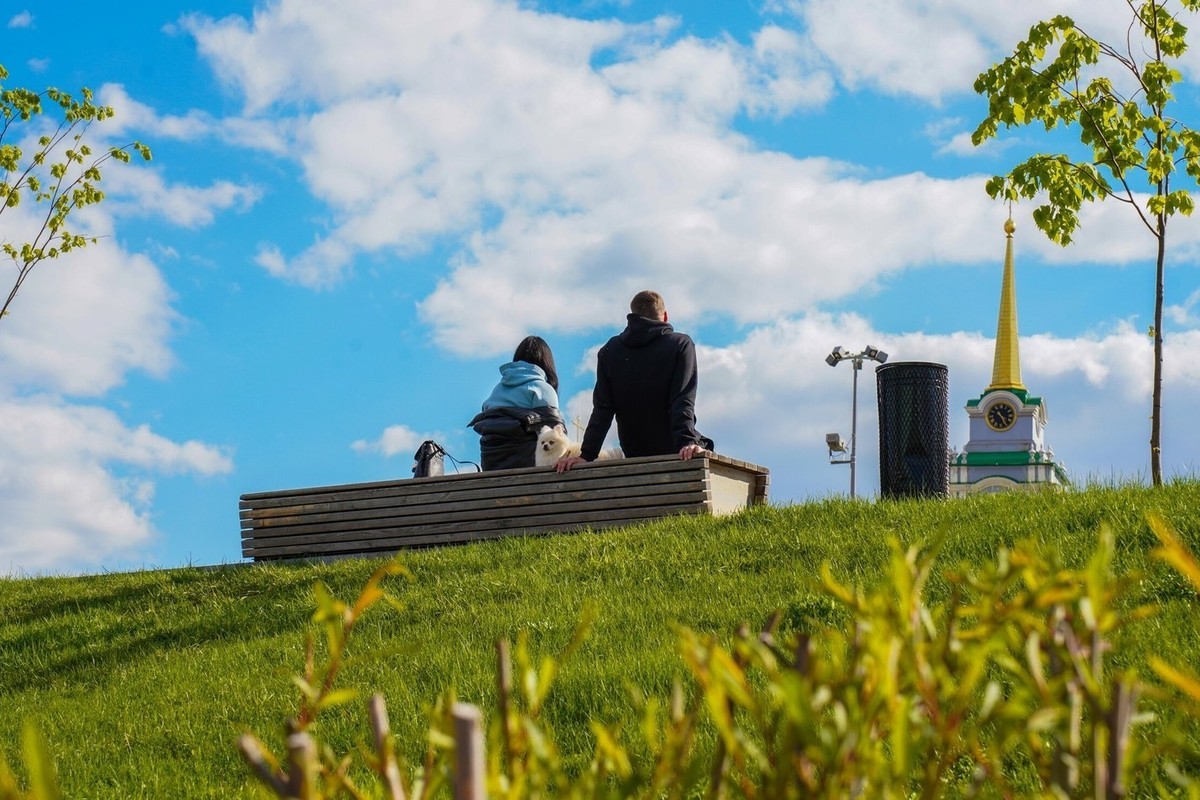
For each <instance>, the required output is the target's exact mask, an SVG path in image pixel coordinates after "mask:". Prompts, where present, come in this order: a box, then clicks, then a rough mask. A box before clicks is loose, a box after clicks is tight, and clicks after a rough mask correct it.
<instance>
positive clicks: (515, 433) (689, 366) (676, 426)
mask: <svg viewBox="0 0 1200 800" xmlns="http://www.w3.org/2000/svg"><path fill="white" fill-rule="evenodd" d="M629 308H630V311H631V312H632V313H630V314H629V315H628V316H627V320H628V323H627V324H626V327H625V330H624V331H622V332H621V333H620V334H619V335H617V336H614V337H612V338H611V339H609V340H608V343H607V344H605V345H604V346H603V347H601V348H600V353H599V355H598V356H597V357H596V387H595V389H594V390H593V391H592V415H591V418H590V419H589V420H588V425H587V430H586V431H585V432H584V435H583V443H582V445H581V448H580V454H579V455H578V456H567V457H564V458H562V459H560V460H559V461H558V463H557V464H556V465H555V469H557V470H558V471H559V472H566V471H567V470H569V469H571V467H573V466H575V465H576V464H580V463H583V462H586V461H593V460H595V458H596V457H597V455H598V454H599V453H600V449H601V447H603V445H604V438H605V437H606V436H607V435H608V430H609V428H610V427H611V425H612V421H613V418H614V417H615V418H616V420H617V438H618V439H619V440H620V444H621V450H622V451H623V452H624V453H625V456H626V457H628V458H633V457H636V456H657V455H668V454H672V453H678V454H679V457H680V458H681V459H684V460H687V459H690V458H692V457H693V456H695V455H698V454H700V453H703V452H705V451H706V450H712V449H713V442H712V440H711V439H708V438H706V437H704V436H701V435H700V434H699V433H697V431H696V347H695V344H693V342H692V339H691V337H689V336H688V335H687V334H685V333H676V332H675V330H674V329H673V328H672V327H671V325H670V324H669V323H668V322H667V309H666V305H665V304H664V303H663V299H662V295H660V294H658V293H657V292H651V291H644V292H638V293H637V294H636V295H634V298H633V301H632V302H631V303H630V304H629ZM500 374H501V380H500V383H499V384H497V385H496V388H495V389H493V390H492V393H491V395H490V396H489V397H488V399H487V400H485V401H484V403H483V410H482V411H480V413H479V414H477V415H476V416H475V418H474V419H472V420H471V421H470V422H469V423H468V424H469V425H470V426H471V427H472V428H474V429H475V432H476V433H478V434H479V436H480V441H479V450H480V457H481V458H480V463H481V465H482V467H483V469H484V471H489V470H495V469H510V468H515V467H532V466H533V465H534V451H535V449H536V447H537V438H538V432H539V431H540V430H541V429H542V427H543V426H546V425H550V426H554V425H563V420H562V416H561V415H560V414H559V412H558V372H557V370H556V369H555V367H554V355H553V353H551V351H550V346H549V345H548V344H546V342H545V340H544V339H542V338H540V337H538V336H528V337H526V338H525V339H523V340H522V341H521V343H520V345H518V346H517V350H516V352H515V353H513V360H512V361H510V362H509V363H507V364H504V365H502V366H501V367H500ZM564 427H565V426H564Z"/></svg>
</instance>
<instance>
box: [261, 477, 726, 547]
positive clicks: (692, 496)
mask: <svg viewBox="0 0 1200 800" xmlns="http://www.w3.org/2000/svg"><path fill="white" fill-rule="evenodd" d="M649 488H651V489H653V488H659V489H660V491H647V492H642V493H639V494H636V495H629V494H612V495H610V496H608V497H589V498H582V499H576V500H574V501H566V502H561V501H560V502H555V501H553V500H551V501H549V502H543V501H541V500H540V499H539V498H538V497H537V496H533V497H530V498H529V499H530V502H529V503H525V504H521V505H505V506H482V505H478V504H476V505H467V506H465V507H460V506H458V504H453V503H452V504H444V505H443V506H441V507H438V506H422V507H420V508H421V509H422V513H411V514H410V513H406V512H405V510H404V509H403V508H398V509H391V510H390V511H391V513H388V512H389V510H387V509H385V510H382V511H380V510H376V509H371V510H367V511H363V512H359V513H354V512H345V511H343V512H339V513H336V514H306V515H303V516H296V517H284V518H282V519H280V518H275V519H272V520H271V525H269V526H259V525H255V526H254V527H253V528H250V529H248V530H245V531H243V533H242V535H243V536H245V537H248V538H258V537H264V538H267V537H272V536H291V535H293V534H300V533H312V532H315V531H329V532H334V531H353V530H370V529H372V528H376V527H394V528H400V527H407V526H418V525H426V524H430V523H436V522H437V521H438V520H454V521H455V522H459V521H462V522H469V521H472V520H491V519H497V518H504V517H512V518H521V519H524V518H528V517H536V516H538V515H543V514H548V515H555V514H557V515H567V514H571V513H574V512H576V511H597V512H601V511H606V512H616V511H620V510H622V509H627V508H649V507H654V506H661V505H673V504H676V503H685V502H690V503H698V502H702V501H703V500H704V497H705V495H704V491H705V484H704V483H703V482H702V481H694V482H692V483H687V484H667V485H665V486H663V487H649ZM677 488H678V489H679V491H674V490H675V489H677Z"/></svg>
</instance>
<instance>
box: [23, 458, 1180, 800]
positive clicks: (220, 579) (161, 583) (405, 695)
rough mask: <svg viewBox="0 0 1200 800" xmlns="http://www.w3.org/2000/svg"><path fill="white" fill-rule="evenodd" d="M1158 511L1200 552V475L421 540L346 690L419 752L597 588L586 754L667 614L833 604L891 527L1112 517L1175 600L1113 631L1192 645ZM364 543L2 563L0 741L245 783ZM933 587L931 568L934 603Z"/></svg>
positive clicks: (356, 725) (578, 699)
mask: <svg viewBox="0 0 1200 800" xmlns="http://www.w3.org/2000/svg"><path fill="white" fill-rule="evenodd" d="M1151 510H1153V511H1157V512H1159V513H1160V514H1161V515H1163V516H1164V517H1165V518H1166V520H1167V521H1168V522H1169V523H1170V524H1171V525H1172V526H1174V527H1175V529H1176V530H1178V531H1179V533H1180V534H1181V536H1182V537H1183V538H1184V539H1185V540H1186V541H1187V543H1188V545H1189V546H1190V547H1191V549H1192V551H1193V552H1197V553H1200V483H1196V482H1179V483H1175V484H1173V485H1171V486H1168V487H1165V488H1162V489H1159V490H1150V489H1144V488H1137V487H1132V488H1107V489H1092V490H1088V491H1085V492H1077V493H1072V494H1066V495H1030V496H1016V495H997V496H989V497H980V498H973V499H969V500H963V501H953V502H950V501H905V502H878V503H865V502H850V501H845V500H828V501H825V502H815V503H809V504H804V505H795V506H788V507H767V508H760V509H755V510H753V511H751V512H747V513H745V514H741V515H738V516H735V517H731V518H727V519H720V520H713V519H706V518H676V519H671V520H665V521H662V522H659V523H656V524H649V525H641V526H636V527H632V528H627V529H622V530H619V531H609V532H602V533H586V534H576V535H563V536H552V537H545V538H537V539H510V540H505V541H497V542H486V543H480V544H474V545H470V546H464V547H453V548H443V549H433V550H424V551H417V552H412V553H408V554H406V555H404V557H403V561H404V563H405V564H406V565H407V567H408V568H409V570H410V571H411V572H412V574H413V576H414V577H413V580H412V581H411V582H404V581H399V582H398V583H393V584H392V590H393V593H394V594H395V595H396V596H398V597H399V598H400V599H401V600H402V601H403V603H404V605H405V607H404V609H403V610H401V611H396V610H393V609H390V608H385V607H381V608H378V609H373V610H372V612H371V614H370V615H369V616H368V617H367V618H365V619H364V620H363V623H362V624H361V626H360V628H359V629H357V630H356V633H355V641H354V644H353V647H352V650H353V654H354V655H355V656H356V657H357V659H356V663H355V664H354V665H352V666H351V667H350V668H349V670H348V672H347V673H346V676H345V677H346V684H347V685H349V686H356V687H358V688H361V689H363V690H364V691H367V690H375V689H378V690H381V691H383V692H384V694H385V695H386V696H387V699H388V705H389V710H390V712H391V716H392V726H393V730H394V731H395V732H396V733H397V735H398V739H399V740H400V741H401V742H404V743H408V746H407V755H408V756H409V757H410V758H413V759H415V758H418V757H419V754H420V753H421V752H422V748H423V737H424V733H425V731H426V728H427V723H426V719H425V713H424V712H425V708H426V707H427V706H428V704H430V703H431V702H432V701H433V700H434V698H435V697H436V696H437V695H438V693H439V692H440V691H442V690H443V689H444V688H446V687H447V686H451V685H452V686H454V687H456V688H457V691H458V695H459V697H460V698H461V699H465V700H468V701H471V702H476V703H478V704H480V705H481V706H482V707H483V708H484V709H485V710H487V709H490V708H491V707H492V705H493V703H494V695H495V691H494V669H493V659H494V655H493V653H494V650H493V644H494V642H495V641H496V640H497V639H498V638H501V637H505V638H509V639H515V637H516V634H517V632H518V631H520V630H524V631H527V632H528V634H529V639H530V644H531V648H532V650H533V651H534V652H535V653H538V654H553V653H555V652H557V651H558V649H559V648H561V647H562V646H563V645H564V644H565V643H566V642H567V640H568V639H569V638H570V635H571V633H572V631H573V629H574V626H575V624H576V622H577V620H578V618H579V615H580V611H581V609H582V607H583V604H584V603H585V602H586V601H589V600H591V601H595V602H597V603H598V604H599V606H600V609H601V611H600V618H599V621H598V623H597V624H596V626H595V629H594V632H593V635H592V636H591V638H590V639H589V640H588V641H587V643H586V644H585V645H584V647H583V648H582V649H581V650H580V651H579V652H577V653H576V654H575V656H574V657H573V658H572V660H571V661H570V662H569V663H568V665H567V668H566V670H565V672H564V674H563V675H562V677H561V678H560V681H559V683H558V685H557V687H556V693H555V695H554V698H553V703H552V706H551V707H549V708H548V709H547V714H548V716H549V718H550V719H551V720H552V721H553V723H554V727H555V729H556V731H557V733H558V739H559V744H560V746H562V747H563V748H564V749H565V750H567V751H568V752H576V753H583V752H586V751H588V750H589V749H590V745H589V734H588V733H587V727H586V724H584V723H585V720H587V719H588V718H590V717H600V718H611V717H614V716H616V715H617V712H618V710H619V709H621V708H622V707H623V704H624V702H625V699H624V698H625V696H626V687H627V686H628V685H634V686H638V687H640V688H641V689H643V690H645V691H647V692H649V693H653V694H659V695H662V696H665V695H666V694H667V693H668V692H669V688H670V685H671V682H672V680H673V679H674V678H676V677H677V676H680V675H683V674H684V672H685V670H684V669H683V667H682V664H681V662H680V661H679V660H678V658H677V657H676V656H675V654H674V653H675V641H676V632H675V631H676V626H679V625H683V626H687V627H690V628H692V629H696V630H701V631H707V632H714V633H719V634H722V635H724V634H726V633H728V632H731V631H733V630H734V629H735V628H736V627H737V626H738V625H739V624H740V623H742V622H749V623H751V624H752V625H758V624H761V623H762V621H763V620H765V619H766V618H767V616H768V615H769V613H770V612H771V611H773V610H774V609H784V610H787V609H792V610H796V609H810V610H811V609H812V608H821V607H823V606H822V605H821V603H820V602H819V601H817V600H816V598H817V597H818V595H819V594H820V592H819V589H817V588H816V587H817V586H818V577H817V576H818V574H819V569H820V566H821V564H822V563H824V562H828V563H829V565H830V567H831V569H832V571H833V573H834V575H835V576H837V577H838V578H839V580H841V581H842V582H843V583H854V584H860V585H863V586H868V587H870V586H877V585H879V583H880V581H881V580H882V578H883V572H882V570H883V567H884V565H885V564H886V561H887V557H888V548H887V539H888V537H890V536H894V537H897V538H898V539H900V540H901V541H902V542H904V543H912V542H915V541H919V540H930V539H933V538H934V537H935V536H936V535H937V534H938V533H939V531H941V530H943V529H945V530H946V531H948V534H949V538H948V541H947V546H946V550H945V552H944V555H943V557H942V560H941V563H942V564H943V565H945V566H946V567H949V566H952V565H956V564H958V563H961V562H966V563H974V564H978V563H983V562H987V561H991V560H992V559H993V558H994V556H995V553H996V552H997V550H998V549H999V548H1001V547H1002V546H1005V545H1009V544H1012V543H1014V542H1016V541H1019V540H1025V539H1032V540H1035V541H1037V542H1039V543H1041V544H1043V545H1044V546H1045V547H1047V548H1052V549H1056V550H1057V551H1059V552H1061V554H1062V557H1063V560H1064V562H1065V563H1066V564H1068V565H1071V566H1079V565H1081V564H1083V563H1084V562H1085V561H1086V559H1087V557H1088V555H1090V554H1091V552H1092V551H1093V549H1094V545H1095V542H1096V537H1097V531H1098V530H1099V527H1100V526H1101V525H1102V524H1108V525H1110V526H1111V527H1112V528H1113V530H1114V531H1115V533H1116V539H1117V549H1118V557H1117V563H1116V569H1117V571H1118V572H1120V573H1128V572H1131V571H1139V572H1141V573H1142V577H1141V581H1140V583H1139V584H1138V592H1139V599H1140V600H1157V601H1159V602H1162V603H1164V604H1165V611H1164V613H1162V614H1160V615H1158V616H1157V617H1154V618H1152V619H1150V620H1147V621H1145V622H1142V623H1139V624H1138V625H1137V627H1136V628H1134V629H1131V630H1129V631H1127V632H1126V633H1125V634H1124V635H1123V638H1122V640H1120V641H1118V642H1117V645H1118V649H1117V653H1116V657H1115V660H1116V661H1117V663H1118V664H1124V665H1137V664H1140V663H1142V662H1143V660H1144V658H1145V657H1146V656H1147V655H1148V654H1150V653H1154V654H1157V655H1160V656H1163V657H1165V658H1166V659H1167V660H1169V661H1171V662H1173V663H1177V664H1184V665H1188V664H1190V665H1195V664H1198V663H1200V614H1197V613H1196V612H1197V610H1200V604H1198V601H1197V597H1196V594H1195V592H1194V590H1192V589H1191V587H1190V586H1189V585H1188V584H1187V583H1186V582H1185V581H1184V580H1183V579H1182V578H1180V577H1179V576H1178V575H1177V574H1175V573H1173V572H1171V571H1170V570H1169V569H1168V568H1166V567H1164V566H1162V565H1160V564H1158V563H1156V562H1151V561H1149V560H1148V559H1147V554H1148V552H1149V551H1150V549H1152V548H1153V547H1154V545H1155V544H1156V540H1155V539H1154V536H1153V535H1152V533H1151V532H1150V530H1149V528H1148V526H1147V524H1146V522H1145V513H1146V512H1147V511H1151ZM378 564H379V561H377V560H357V559H352V560H346V561H340V562H336V563H333V564H326V565H312V564H298V565H287V566H271V565H253V566H230V567H223V568H217V569H179V570H169V571H157V572H141V573H130V574H112V575H101V576H91V577H78V578H36V579H3V580H0V753H3V754H4V755H6V756H7V759H8V761H9V762H10V763H12V762H14V761H15V760H17V759H16V755H17V753H18V752H19V743H20V737H21V722H22V720H23V719H31V720H33V721H34V722H35V723H36V724H37V726H38V727H39V728H40V729H41V730H42V731H43V733H44V734H45V736H46V738H47V739H48V740H49V741H50V743H51V748H52V750H53V752H54V756H55V761H56V764H57V768H58V772H59V778H60V783H61V785H62V788H63V790H64V793H65V795H66V796H68V797H78V798H83V797H88V798H101V797H114V798H116V797H120V798H128V797H163V796H182V797H213V798H217V797H220V798H229V797H253V796H256V795H255V792H254V790H253V787H252V784H251V782H250V780H249V777H248V772H247V770H246V769H245V767H244V766H243V764H242V762H241V760H240V758H239V756H238V754H237V752H236V749H235V740H236V738H237V736H238V735H239V734H240V733H241V732H243V731H245V730H251V731H254V732H255V733H257V734H258V735H259V736H260V737H262V738H263V739H264V740H265V741H266V742H267V743H268V744H270V745H271V746H272V747H274V748H276V749H277V751H278V749H280V743H281V740H282V736H281V732H280V724H281V722H282V720H283V719H284V718H285V717H286V716H287V715H288V714H289V713H290V712H291V711H292V710H293V709H294V708H295V704H296V696H297V691H296V689H295V688H294V686H293V685H292V683H291V676H292V675H294V674H296V673H297V672H298V671H299V670H300V667H301V664H302V662H303V658H304V639H305V632H306V631H307V630H308V629H309V617H310V616H311V614H312V610H313V608H314V602H313V592H312V587H313V585H314V583H315V582H317V581H321V582H323V583H325V584H326V585H327V586H329V588H330V589H331V591H332V592H333V593H334V594H335V595H336V596H338V597H341V598H343V599H346V600H351V599H353V598H354V597H355V596H356V595H357V593H358V591H359V589H360V588H361V587H362V585H363V584H364V583H365V581H366V579H367V577H368V575H369V574H370V573H371V571H372V570H373V569H374V568H375V567H376V566H378ZM945 589H946V585H945V584H944V583H943V582H941V581H940V580H934V581H933V582H932V583H931V585H930V587H929V591H930V593H931V594H932V595H933V596H934V597H937V596H939V594H944V592H945ZM322 725H323V726H324V727H323V728H322V729H321V730H320V735H321V736H322V737H324V738H326V739H328V740H330V741H333V742H340V743H342V744H343V745H344V744H346V743H353V742H355V741H358V740H360V739H363V738H365V737H366V736H367V732H366V729H365V723H364V714H363V713H362V707H361V704H359V705H351V706H348V707H347V708H346V709H345V711H344V713H342V714H340V715H334V716H333V717H332V718H331V719H330V720H326V721H324V722H323V723H322Z"/></svg>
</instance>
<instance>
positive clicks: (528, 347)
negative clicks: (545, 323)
mask: <svg viewBox="0 0 1200 800" xmlns="http://www.w3.org/2000/svg"><path fill="white" fill-rule="evenodd" d="M512 360H513V361H524V362H525V363H526V364H533V365H534V366H535V367H541V368H542V372H544V373H546V383H548V384H550V386H552V387H553V388H554V391H556V392H557V391H558V370H557V369H555V368H554V353H551V352H550V345H548V344H546V340H545V339H543V338H542V337H540V336H526V337H525V338H524V339H522V340H521V343H520V344H519V345H517V350H516V352H515V353H513V357H512Z"/></svg>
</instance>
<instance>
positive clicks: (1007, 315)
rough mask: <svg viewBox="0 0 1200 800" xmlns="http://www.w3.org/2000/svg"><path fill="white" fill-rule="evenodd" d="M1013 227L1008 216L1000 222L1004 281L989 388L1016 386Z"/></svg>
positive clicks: (1018, 354)
mask: <svg viewBox="0 0 1200 800" xmlns="http://www.w3.org/2000/svg"><path fill="white" fill-rule="evenodd" d="M1016 229H1017V226H1016V225H1014V224H1013V221H1012V217H1009V218H1008V221H1007V222H1005V223H1004V233H1005V234H1007V237H1008V240H1007V242H1006V243H1005V245H1004V280H1003V282H1002V283H1001V284H1000V319H999V320H998V321H997V322H996V359H995V361H993V362H992V383H991V385H990V386H988V388H987V391H989V392H990V391H992V390H993V389H1020V390H1022V391H1024V389H1025V384H1023V383H1021V348H1020V345H1019V343H1018V342H1017V282H1016V278H1015V276H1014V275H1013V231H1015V230H1016Z"/></svg>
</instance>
